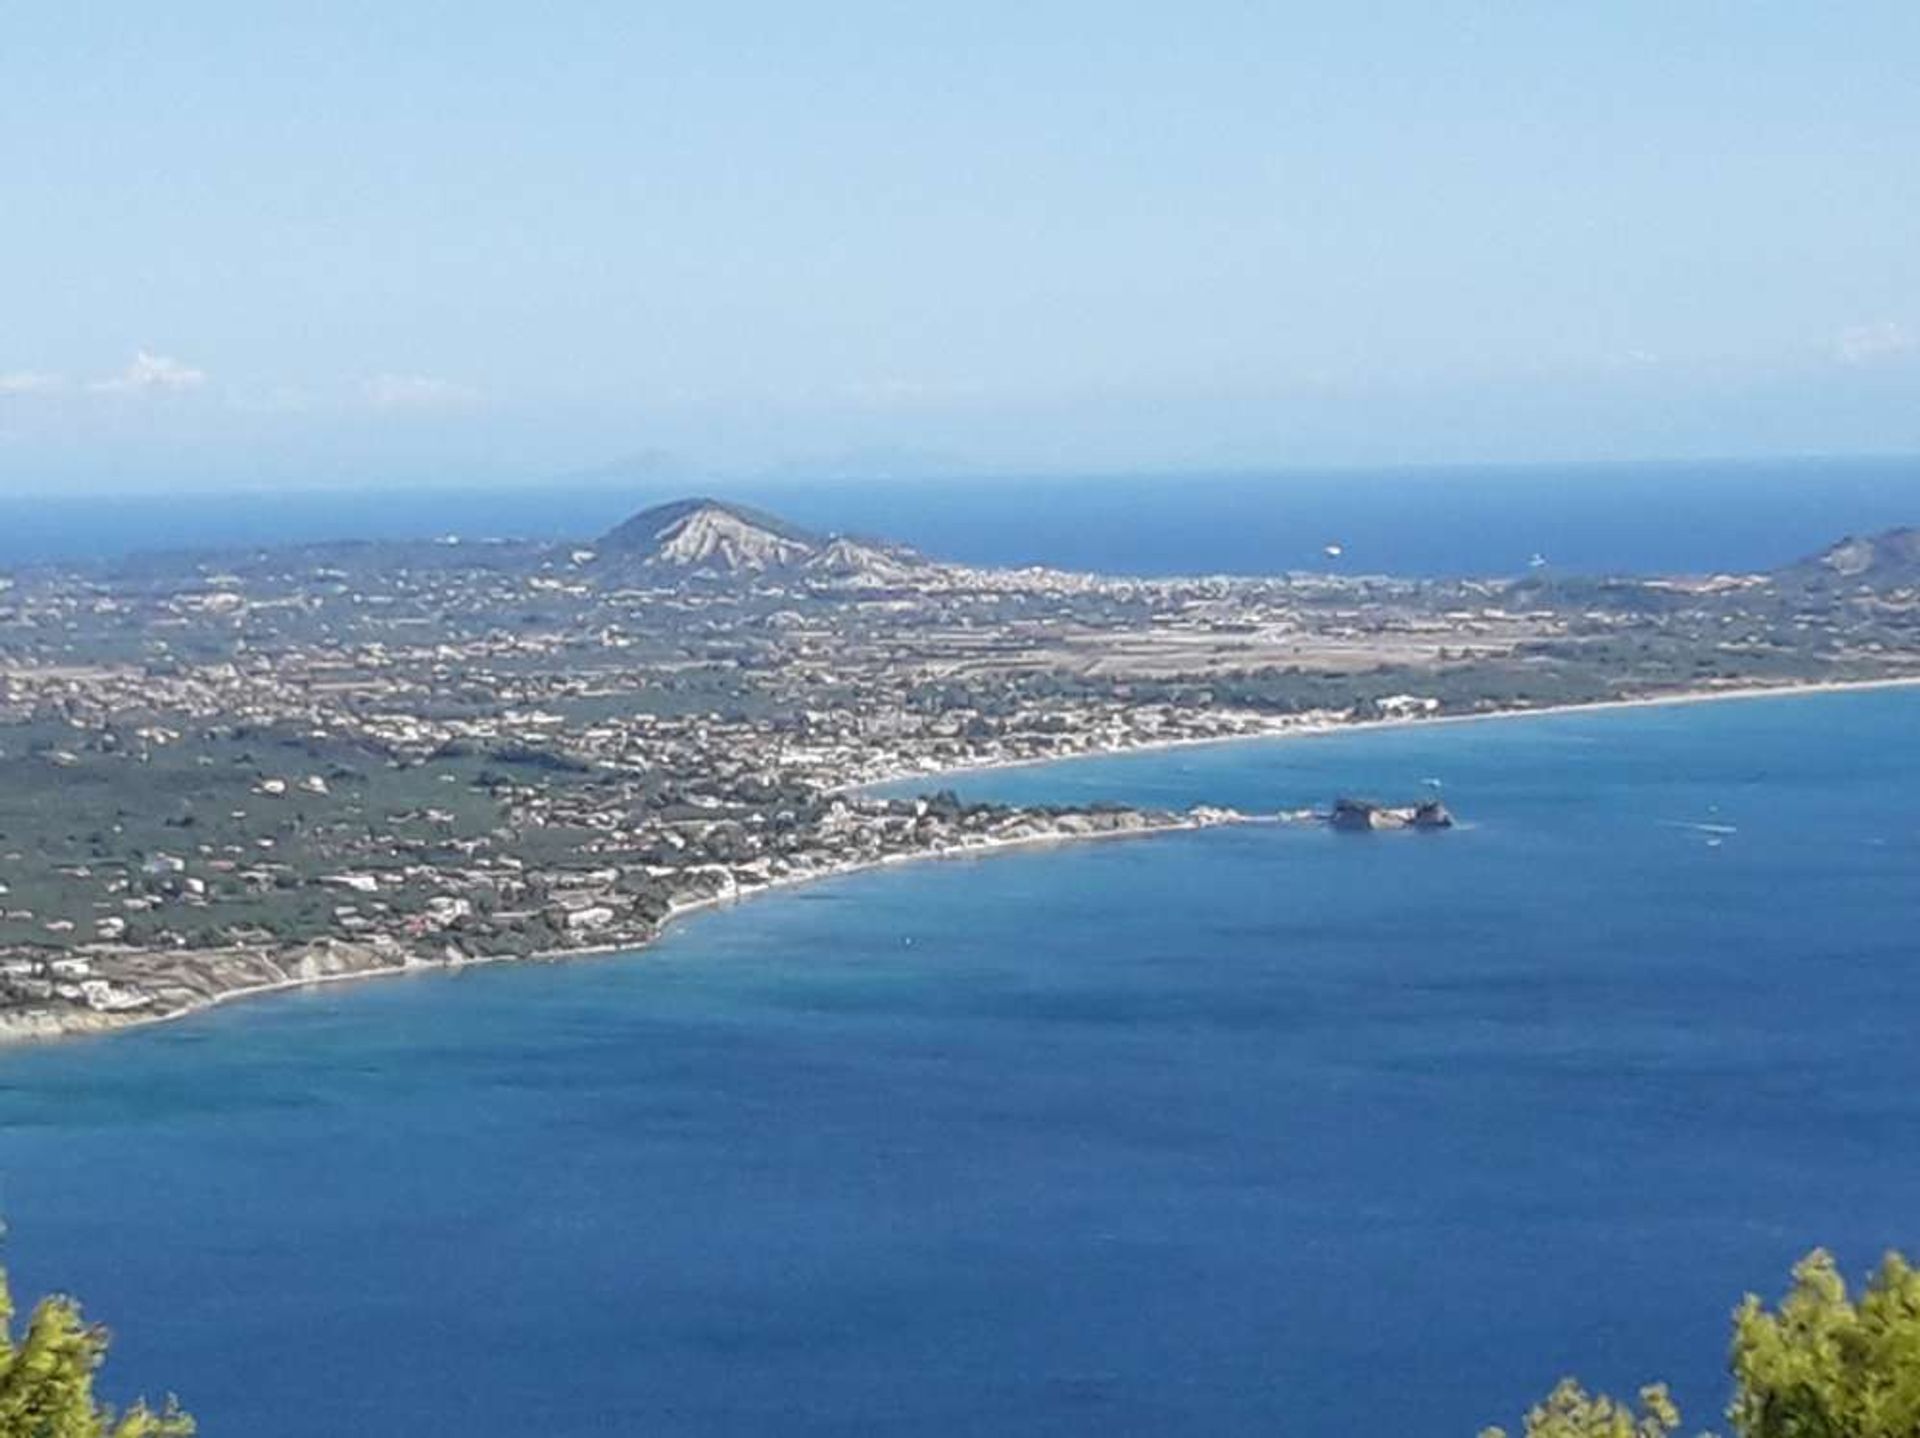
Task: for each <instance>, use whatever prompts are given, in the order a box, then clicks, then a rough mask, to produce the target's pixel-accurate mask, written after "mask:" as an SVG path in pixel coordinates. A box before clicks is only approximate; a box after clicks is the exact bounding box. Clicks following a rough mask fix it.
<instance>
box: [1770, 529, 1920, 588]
mask: <svg viewBox="0 0 1920 1438" xmlns="http://www.w3.org/2000/svg"><path fill="white" fill-rule="evenodd" d="M1787 573H1788V574H1790V575H1792V576H1794V577H1796V578H1800V579H1806V580H1834V579H1841V580H1853V581H1857V582H1862V583H1875V584H1878V583H1886V582H1895V583H1902V582H1911V581H1920V527H1915V526H1912V525H1906V526H1902V527H1901V528H1899V529H1887V530H1882V531H1881V532H1880V533H1878V534H1869V535H1863V536H1854V535H1848V536H1847V537H1846V538H1845V539H1843V540H1841V541H1840V542H1839V543H1837V544H1832V545H1829V546H1828V547H1827V548H1825V549H1823V550H1821V551H1820V553H1818V554H1816V555H1813V556H1811V557H1810V558H1807V559H1803V560H1801V561H1800V562H1799V563H1798V564H1795V565H1793V566H1791V567H1790V568H1789V569H1788V570H1787Z"/></svg>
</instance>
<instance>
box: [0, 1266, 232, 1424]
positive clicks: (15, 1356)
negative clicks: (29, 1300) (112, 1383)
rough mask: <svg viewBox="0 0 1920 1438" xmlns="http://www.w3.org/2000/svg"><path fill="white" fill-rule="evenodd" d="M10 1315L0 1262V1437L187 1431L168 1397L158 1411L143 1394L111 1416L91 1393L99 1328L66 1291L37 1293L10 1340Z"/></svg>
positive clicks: (102, 1351)
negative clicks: (21, 1330) (18, 1332)
mask: <svg viewBox="0 0 1920 1438" xmlns="http://www.w3.org/2000/svg"><path fill="white" fill-rule="evenodd" d="M13 1316H14V1310H13V1295H12V1293H11V1292H10V1291H9V1290H8V1287H7V1277H6V1271H5V1270H4V1269H0V1438H186V1435H189V1434H191V1433H192V1432H193V1431H194V1426H193V1420H192V1419H191V1418H189V1417H188V1416H187V1415H186V1414H184V1413H182V1412H181V1411H180V1409H179V1407H178V1405H177V1404H176V1403H175V1402H174V1401H173V1400H172V1399H171V1398H169V1399H168V1400H167V1402H166V1405H165V1406H164V1407H163V1408H161V1409H160V1410H159V1411H158V1412H155V1411H154V1410H153V1409H150V1408H148V1407H147V1405H146V1404H145V1403H144V1402H143V1403H136V1404H135V1405H134V1406H133V1407H132V1408H131V1409H129V1410H128V1411H127V1412H125V1413H123V1414H120V1415H118V1416H117V1417H116V1416H115V1414H114V1413H113V1412H112V1410H111V1409H108V1408H105V1407H103V1406H102V1405H101V1404H99V1403H98V1402H96V1401H95V1399H94V1396H93V1377H94V1374H95V1373H97V1372H98V1371H99V1369H100V1365H101V1363H103V1362H104V1361H105V1359H106V1355H107V1334H106V1330H105V1329H103V1328H101V1327H100V1326H99V1325H98V1324H90V1323H88V1322H87V1321H86V1320H85V1319H83V1318H82V1317H81V1316H80V1307H79V1305H78V1304H76V1303H75V1302H74V1301H73V1300H72V1299H70V1298H63V1297H58V1296H55V1297H51V1298H43V1299H41V1300H40V1302H39V1303H37V1304H35V1305H34V1309H33V1313H32V1315H31V1316H30V1317H29V1318H28V1319H27V1326H26V1331H25V1332H24V1333H23V1334H21V1335H20V1337H19V1338H18V1340H16V1339H15V1337H14V1332H13Z"/></svg>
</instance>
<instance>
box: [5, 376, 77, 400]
mask: <svg viewBox="0 0 1920 1438" xmlns="http://www.w3.org/2000/svg"><path fill="white" fill-rule="evenodd" d="M66 387H67V381H66V379H65V377H64V376H62V375H57V374H47V373H45V372H43V371H40V370H27V369H19V370H11V371H5V372H0V399H4V398H5V397H7V396H8V395H34V394H58V393H59V392H60V391H61V390H63V389H65V388H66Z"/></svg>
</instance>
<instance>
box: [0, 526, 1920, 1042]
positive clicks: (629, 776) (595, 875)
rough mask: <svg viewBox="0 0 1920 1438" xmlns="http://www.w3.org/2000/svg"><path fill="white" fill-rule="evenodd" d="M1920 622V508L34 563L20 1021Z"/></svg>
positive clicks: (1900, 645) (158, 1011)
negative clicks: (1081, 769)
mask: <svg viewBox="0 0 1920 1438" xmlns="http://www.w3.org/2000/svg"><path fill="white" fill-rule="evenodd" d="M1917 623H1920V531H1916V530H1913V529H1902V530H1896V531H1892V532H1889V533H1886V534H1881V535H1875V536H1870V537H1866V538H1850V539H1847V540H1843V541H1841V542H1840V543H1838V544H1835V545H1833V546H1832V547H1831V548H1829V549H1827V550H1825V551H1823V552H1821V553H1819V554H1816V555H1813V556H1811V557H1810V558H1808V559H1807V560H1805V561H1803V562H1801V563H1798V564H1795V565H1792V566H1789V567H1787V568H1785V569H1782V570H1779V571H1777V572H1774V573H1769V574H1717V575H1704V576H1663V577H1619V578H1607V579H1578V578H1568V577H1560V576H1554V575H1550V574H1546V573H1536V574H1533V575H1530V576H1529V577H1526V578H1523V579H1486V580H1413V579H1398V578H1392V577H1387V576H1372V577H1356V578H1340V577H1329V576H1326V575H1322V574H1314V575H1305V574H1292V575H1277V576H1274V577H1272V578H1264V579H1241V578H1225V577H1209V576H1196V577H1190V578H1169V579H1137V578H1108V577H1102V576H1098V575H1090V574H1078V573H1067V572H1062V571H1056V570H1050V569H1040V568H1030V569H1020V570H996V569H982V568H975V567H969V566H965V565H958V564H951V563H946V562H942V561H940V560H937V559H934V558H930V557H928V556H926V555H924V554H921V553H919V552H917V551H915V550H913V549H910V548H908V547H906V546H903V545H899V544H893V543H890V542H887V541H884V540H879V539H872V538H865V537H859V536H849V535H822V534H816V533H813V532H811V531H808V530H806V529H803V528H801V527H799V526H796V525H792V524H789V523H787V522H786V521H784V520H781V519H779V518H777V517H775V516H772V515H768V514H764V513H761V512H759V511H757V510H752V509H747V508H744V507H742V506H739V505H734V504H730V503H726V502H724V501H721V500H715V499H700V498H696V499H687V500H682V501H678V502H676V503H673V504H668V505H662V506H658V507H656V508H652V509H648V510H644V511H642V512H641V513H638V514H636V515H634V516H633V517H632V518H631V519H629V520H627V521H626V522H624V523H623V524H621V525H619V526H618V527H616V528H614V529H612V530H611V531H609V532H608V533H606V534H604V535H601V536H599V537H598V538H597V539H592V540H586V541H581V542H578V543H572V544H561V545H554V544H548V543H533V542H525V541H507V540H475V539H460V538H454V537H448V538H447V539H445V540H442V541H438V542H431V543H422V542H409V543H373V542H354V541H344V540H343V541H339V542H333V543H324V544H307V545H296V546H288V547H282V548H267V549H244V550H235V551H227V552H218V553H173V554H146V555H140V556H135V557H133V558H129V559H125V560H117V561H112V562H101V563H98V564H92V565H66V566H40V567H31V568H24V569H20V570H17V571H15V572H14V573H12V574H10V575H6V576H4V577H0V1038H4V1037H26V1036H38V1035H49V1034H57V1033H65V1032H71V1031H75V1030H90V1029H103V1028H111V1027H116V1026H121V1025H125V1024H128V1023H134V1022H142V1021H148V1020H151V1019H154V1018H161V1017H167V1016H170V1015H174V1014H179V1013H184V1012H189V1011H191V1010H193V1009H196V1008H200V1007H203V1006H205V1005H207V1004H209V1003H214V1002H218V1001H220V1000H222V999H226V998H230V997H233V996H236V995H239V994H244V993H252V992H258V991H261V990H265V989H270V988H277V987H285V986H288V985H292V984H301V983H312V982H321V981H327V980H332V979H339V978H357V977H365V976H371V975H376V974H384V973H400V972H405V971H408V970H411V969H416V968H420V967H425V966H435V965H461V964H467V963H475V962H487V961H496V960H502V959H516V958H530V957H544V956H557V955H566V954H574V953H586V952H598V951H609V950H628V949H632V948H635V947H637V946H639V945H641V944H644V943H646V942H647V941H648V940H649V939H651V938H652V937H653V936H654V935H656V934H657V933H658V932H659V930H660V928H661V926H662V925H663V924H665V923H666V922H668V921H669V920H670V919H671V918H672V917H673V916H674V915H676V914H679V913H683V912H686V911H687V910H689V909H690V908H693V907H697V906H700V905H705V904H711V903H714V902H717V901H720V900H724V899H728V898H732V897H736V896H739V895H743V894H748V893H752V892H754V891H757V890H759V889H763V888H766V887H769V886H773V885H779V884H787V883H793V882H796V881H799V880H803V879H807V878H812V877H816V876H820V875H824V874H830V873H838V872H844V871H846V870H848V869H853V868H858V867H863V866H866V865H872V864H880V863H889V862H898V861H901V860H905V859H912V858H920V857H933V856H940V855H946V854H954V853H967V852H977V851H981V850H985V849H989V848H995V847H1004V846H1007V845H1013V844H1024V843H1035V842H1043V841H1053V840H1062V839H1079V838H1087V837H1096V836H1111V835H1122V834H1139V833H1150V832H1155V831H1160V830H1165V829H1169V828H1176V827H1193V826H1197V825H1207V824H1216V823H1224V822H1233V821H1236V820H1240V819H1243V818H1244V817H1246V816H1241V815H1236V814H1233V813H1230V812H1227V811H1223V810H1212V809H1200V810H1195V811H1192V812H1184V813H1154V812H1146V811H1140V810H1135V809H1128V808H1122V807H1116V806H1092V807H1082V808H1037V807H1009V806H1000V805H983V804H971V803H966V802H963V801H962V800H960V799H959V798H957V797H956V796H955V795H954V794H953V793H952V792H950V791H947V790H945V789H944V787H943V786H942V785H941V783H940V782H939V781H938V780H937V779H935V778H933V776H937V775H941V774H943V773H946V772H949V771H953V770H959V769H964V768H968V767H975V766H981V765H993V764H1006V763H1024V762H1032V761H1038V760H1046V759H1055V758H1061V757H1065V756H1070V755H1075V754H1087V753H1097V752H1107V751H1118V750H1125V749H1134V748H1141V747H1146V746H1152V745H1164V744H1173V743H1192V742H1202V741H1213V740H1222V739H1235V738H1244V737H1250V736H1258V735H1272V734H1288V733H1301V732H1309V731H1315V730H1323V729H1327V728H1331V727H1335V726H1341V725H1353V724H1363V723H1400V722H1414V721H1425V720H1432V719H1444V718H1454V717H1465V716H1475V715H1488V714H1500V713H1511V712H1524V711H1532V710H1539V709H1545V708H1555V707H1565V706H1572V705H1582V704H1603V703H1620V702H1632V701H1642V700H1657V699H1671V698H1676V697H1688V696H1711V695H1718V694H1727V693H1739V692H1749V691H1753V690H1765V689H1778V688H1799V687H1807V686H1817V685H1834V684H1857V683H1886V682H1906V681H1910V680H1914V679H1917V678H1920V634H1917V633H1916V624H1917ZM919 776H927V777H928V780H929V783H928V788H929V789H930V790H932V791H933V792H928V793H922V794H918V795H916V796H915V797H912V798H881V797H876V796H874V795H873V794H872V793H871V792H870V790H871V786H873V785H874V784H876V783H879V782H881V781H888V780H902V779H913V778H916V777H919ZM1328 797H1329V799H1332V798H1333V797H1334V796H1328ZM1325 817H1328V818H1330V819H1331V820H1332V821H1333V823H1334V826H1335V827H1339V828H1366V829H1373V828H1380V827H1399V826H1405V827H1417V828H1440V827H1445V823H1444V822H1443V820H1447V819H1448V816H1446V811H1445V810H1444V808H1441V807H1439V806H1438V805H1437V804H1431V805H1429V804H1415V805H1411V806H1405V807H1404V810H1402V809H1393V808H1385V809H1383V808H1381V807H1379V806H1377V805H1371V804H1364V803H1362V802H1361V801H1349V802H1348V803H1346V804H1345V805H1341V806H1336V807H1335V808H1334V809H1332V810H1330V811H1327V813H1326V815H1325Z"/></svg>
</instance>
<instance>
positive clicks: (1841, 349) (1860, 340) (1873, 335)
mask: <svg viewBox="0 0 1920 1438" xmlns="http://www.w3.org/2000/svg"><path fill="white" fill-rule="evenodd" d="M1916 349H1920V337H1916V336H1915V335H1914V333H1913V331H1912V330H1910V329H1908V328H1906V326H1904V325H1898V324H1895V323H1894V322H1893V321H1892V320H1882V321H1880V322H1879V323H1878V324H1871V325H1854V326H1852V327H1851V328H1849V329H1844V330H1842V331H1841V332H1840V333H1839V334H1838V335H1836V336H1835V337H1834V341H1833V357H1834V358H1835V359H1836V360H1838V361H1839V362H1840V363H1841V364H1845V365H1871V364H1884V363H1886V362H1887V361H1888V360H1896V359H1900V358H1902V357H1904V356H1906V355H1910V354H1912V353H1913V352H1914V351H1915V350H1916Z"/></svg>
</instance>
